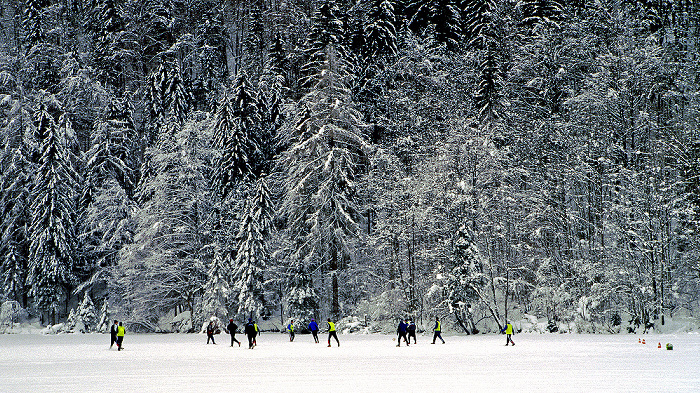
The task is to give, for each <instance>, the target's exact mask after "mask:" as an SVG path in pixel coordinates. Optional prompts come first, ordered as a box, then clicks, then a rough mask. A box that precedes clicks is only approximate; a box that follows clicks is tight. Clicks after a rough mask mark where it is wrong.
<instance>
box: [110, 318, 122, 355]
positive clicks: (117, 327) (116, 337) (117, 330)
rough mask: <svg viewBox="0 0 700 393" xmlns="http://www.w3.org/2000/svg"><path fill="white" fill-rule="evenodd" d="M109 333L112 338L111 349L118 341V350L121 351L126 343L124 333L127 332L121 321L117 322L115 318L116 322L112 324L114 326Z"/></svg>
mask: <svg viewBox="0 0 700 393" xmlns="http://www.w3.org/2000/svg"><path fill="white" fill-rule="evenodd" d="M109 333H110V339H111V343H110V344H109V348H110V349H111V348H112V346H114V343H117V350H118V351H121V350H122V344H123V343H124V334H125V333H126V329H125V328H124V325H123V324H122V323H121V322H117V320H116V319H115V320H114V324H113V325H112V328H111V329H110V332H109Z"/></svg>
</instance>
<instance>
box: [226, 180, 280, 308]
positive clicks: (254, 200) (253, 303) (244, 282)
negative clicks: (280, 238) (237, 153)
mask: <svg viewBox="0 0 700 393" xmlns="http://www.w3.org/2000/svg"><path fill="white" fill-rule="evenodd" d="M273 215H274V206H273V205H272V200H271V199H270V191H269V190H268V188H267V184H266V182H265V179H264V178H259V179H258V181H257V184H256V187H255V192H254V193H253V194H252V195H251V198H249V200H248V206H247V209H246V212H245V215H244V216H243V219H242V220H241V224H240V227H239V230H238V235H237V236H236V238H237V239H238V249H237V252H236V260H235V261H234V272H233V277H232V281H233V296H234V297H235V301H236V303H237V305H238V313H239V314H242V315H243V316H247V317H249V318H256V317H258V316H260V315H261V314H262V311H263V308H264V306H265V298H264V289H265V288H264V282H265V277H264V273H265V270H266V269H267V265H268V263H269V259H270V255H269V251H268V249H267V246H266V245H265V242H266V240H267V239H268V238H269V235H270V230H271V228H272V219H273Z"/></svg>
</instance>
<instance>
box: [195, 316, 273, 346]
mask: <svg viewBox="0 0 700 393" xmlns="http://www.w3.org/2000/svg"><path fill="white" fill-rule="evenodd" d="M224 330H225V331H226V332H227V333H228V334H230V335H231V346H233V343H237V344H238V346H239V347H240V346H241V342H240V341H238V340H236V333H238V325H236V322H234V321H233V318H231V319H229V322H228V326H226V328H225V329H224ZM259 332H260V329H258V324H257V323H255V321H253V319H252V318H248V323H246V324H245V327H244V328H243V333H244V334H245V335H246V336H247V337H248V349H253V348H255V346H256V345H258V342H257V337H258V333H259ZM218 333H220V331H219V329H218V328H217V325H216V324H215V323H214V321H211V322H209V325H207V344H209V341H211V342H212V343H213V344H216V342H215V341H214V335H215V334H218Z"/></svg>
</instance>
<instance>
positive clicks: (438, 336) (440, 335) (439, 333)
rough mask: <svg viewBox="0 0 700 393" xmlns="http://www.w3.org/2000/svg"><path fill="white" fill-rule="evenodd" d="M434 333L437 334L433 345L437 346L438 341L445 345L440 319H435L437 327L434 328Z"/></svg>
mask: <svg viewBox="0 0 700 393" xmlns="http://www.w3.org/2000/svg"><path fill="white" fill-rule="evenodd" d="M433 331H434V332H435V333H434V334H433V342H432V344H435V340H436V339H438V338H439V339H440V340H441V341H442V343H443V344H444V343H445V340H443V339H442V334H441V333H442V324H441V323H440V318H438V317H435V327H434V328H433Z"/></svg>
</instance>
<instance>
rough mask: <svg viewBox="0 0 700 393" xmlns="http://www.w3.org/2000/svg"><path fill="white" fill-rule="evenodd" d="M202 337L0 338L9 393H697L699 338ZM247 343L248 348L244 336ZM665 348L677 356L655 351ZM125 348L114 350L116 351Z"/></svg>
mask: <svg viewBox="0 0 700 393" xmlns="http://www.w3.org/2000/svg"><path fill="white" fill-rule="evenodd" d="M216 338H217V343H218V344H219V345H216V346H214V345H205V342H206V336H205V335H201V334H197V335H193V334H189V335H186V334H168V335H145V334H143V335H137V334H131V335H129V334H127V336H126V338H125V340H124V348H125V350H124V351H121V352H117V351H116V349H112V350H109V349H108V346H109V335H101V334H87V335H83V334H61V335H29V334H25V335H0V392H8V393H9V392H32V393H36V392H52V393H59V392H70V393H75V392H108V391H111V392H224V391H227V392H235V391H246V392H358V393H361V392H373V393H374V392H376V393H379V392H403V393H407V392H411V393H416V392H445V393H447V392H504V393H505V392H508V393H511V392H590V391H599V392H603V391H605V392H610V391H614V392H632V391H634V392H691V391H698V389H700V335H698V334H678V335H647V336H644V338H645V339H646V340H647V344H646V345H642V344H638V343H637V339H638V336H633V335H569V334H520V335H515V336H514V339H515V343H516V344H517V345H516V346H515V347H505V346H504V345H503V344H504V343H505V337H504V336H500V335H478V336H471V337H470V336H449V335H447V336H446V337H445V339H446V341H447V344H445V345H442V344H436V345H431V344H430V341H431V337H429V336H419V337H418V340H419V341H418V345H411V346H410V347H408V348H406V347H404V346H403V345H402V347H401V348H397V347H396V342H395V341H392V337H391V336H385V335H340V340H341V346H340V348H337V347H336V346H335V343H333V344H334V346H333V347H332V348H327V347H326V344H325V341H323V340H324V339H325V338H326V337H325V335H322V336H321V338H322V342H321V344H313V343H312V339H311V336H310V335H297V338H296V340H295V342H293V343H290V342H289V341H288V338H287V336H286V335H283V334H278V333H264V334H263V335H262V336H260V338H259V340H258V344H259V345H258V347H256V348H255V349H254V350H248V349H246V343H245V342H244V343H243V346H242V347H241V348H238V347H237V346H236V347H235V348H231V347H229V345H228V344H229V343H228V336H227V335H218V336H216ZM240 338H244V337H239V339H240ZM659 342H661V343H662V344H663V345H664V346H665V344H666V343H667V342H671V343H673V345H674V350H673V351H667V350H666V349H665V348H664V349H658V348H657V345H658V343H659ZM115 348H116V347H115Z"/></svg>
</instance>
